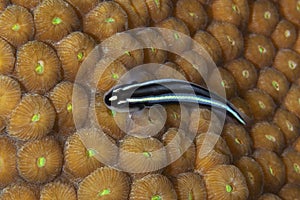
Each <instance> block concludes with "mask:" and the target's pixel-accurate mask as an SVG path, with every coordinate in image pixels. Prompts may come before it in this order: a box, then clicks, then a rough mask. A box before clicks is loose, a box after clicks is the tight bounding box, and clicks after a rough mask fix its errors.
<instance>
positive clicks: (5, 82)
mask: <svg viewBox="0 0 300 200" xmlns="http://www.w3.org/2000/svg"><path fill="white" fill-rule="evenodd" d="M0 83H1V84H0V117H1V118H3V120H8V119H9V116H10V115H11V112H12V111H13V110H14V109H15V107H17V105H18V103H19V101H20V100H21V88H20V84H19V83H18V82H17V81H16V80H14V79H13V78H11V77H9V76H3V75H0Z"/></svg>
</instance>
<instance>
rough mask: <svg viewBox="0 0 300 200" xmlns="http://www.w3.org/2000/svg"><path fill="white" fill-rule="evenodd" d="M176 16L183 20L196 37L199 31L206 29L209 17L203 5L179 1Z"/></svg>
mask: <svg viewBox="0 0 300 200" xmlns="http://www.w3.org/2000/svg"><path fill="white" fill-rule="evenodd" d="M174 16H175V17H176V18H178V19H180V20H182V21H183V22H184V23H185V24H186V25H187V27H188V28H189V30H190V33H191V35H194V34H195V32H196V31H198V30H199V29H205V27H206V24H207V21H208V17H207V14H206V12H205V9H204V8H203V6H202V4H201V3H200V2H199V1H197V0H178V1H177V3H176V6H175V9H174Z"/></svg>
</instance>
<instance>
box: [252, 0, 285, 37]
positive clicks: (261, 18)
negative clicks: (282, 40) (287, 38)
mask: <svg viewBox="0 0 300 200" xmlns="http://www.w3.org/2000/svg"><path fill="white" fill-rule="evenodd" d="M250 7H251V8H250V10H251V12H250V19H249V24H248V31H250V32H252V33H258V34H264V35H266V36H269V35H270V34H271V33H272V31H273V30H274V29H275V26H276V25H277V23H278V21H279V13H278V11H277V8H276V6H275V4H274V3H273V2H272V1H269V0H258V1H255V2H253V4H252V5H251V6H250Z"/></svg>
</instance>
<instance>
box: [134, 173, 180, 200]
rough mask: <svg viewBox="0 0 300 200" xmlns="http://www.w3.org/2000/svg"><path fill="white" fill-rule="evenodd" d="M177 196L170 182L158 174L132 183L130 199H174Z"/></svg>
mask: <svg viewBox="0 0 300 200" xmlns="http://www.w3.org/2000/svg"><path fill="white" fill-rule="evenodd" d="M176 198H177V195H176V192H175V189H174V187H173V185H172V183H171V181H170V180H169V179H168V178H167V177H165V176H163V175H160V174H153V175H152V174H150V175H148V176H146V177H144V178H142V179H139V180H136V181H134V182H133V184H132V187H131V192H130V199H132V200H141V199H151V200H156V199H176Z"/></svg>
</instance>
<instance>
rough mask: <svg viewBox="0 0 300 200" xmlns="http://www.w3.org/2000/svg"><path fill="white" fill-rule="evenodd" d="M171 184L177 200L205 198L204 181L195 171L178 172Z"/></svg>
mask: <svg viewBox="0 0 300 200" xmlns="http://www.w3.org/2000/svg"><path fill="white" fill-rule="evenodd" d="M173 184H174V188H175V190H176V193H177V197H178V199H179V200H185V199H206V198H207V193H206V187H205V185H204V181H203V179H202V177H201V176H200V175H199V174H197V173H192V172H187V173H182V174H179V175H178V176H177V177H176V179H175V180H174V181H173Z"/></svg>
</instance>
